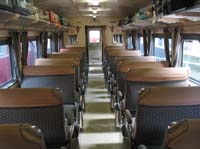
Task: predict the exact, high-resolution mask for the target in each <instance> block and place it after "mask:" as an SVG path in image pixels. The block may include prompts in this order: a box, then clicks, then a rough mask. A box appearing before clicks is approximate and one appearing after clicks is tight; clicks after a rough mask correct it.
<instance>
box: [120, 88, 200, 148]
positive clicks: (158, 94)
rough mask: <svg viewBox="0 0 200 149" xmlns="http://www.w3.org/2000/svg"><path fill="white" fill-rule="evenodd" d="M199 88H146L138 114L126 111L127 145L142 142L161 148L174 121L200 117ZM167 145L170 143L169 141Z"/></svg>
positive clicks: (140, 96) (135, 145)
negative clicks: (166, 131) (166, 132)
mask: <svg viewBox="0 0 200 149" xmlns="http://www.w3.org/2000/svg"><path fill="white" fill-rule="evenodd" d="M199 98H200V87H155V88H147V89H144V90H143V91H142V92H141V93H140V94H139V97H138V102H137V108H136V116H135V118H134V117H132V115H131V114H130V112H129V111H128V110H126V112H125V117H126V122H125V123H124V125H123V126H122V133H123V136H124V143H123V144H124V145H125V146H124V147H125V148H135V147H137V146H139V145H140V144H143V145H145V146H147V148H148V147H149V148H151V147H154V148H156V147H161V145H162V144H163V142H164V135H165V130H166V129H167V128H168V125H169V124H170V123H171V122H174V121H180V120H184V119H200V100H199ZM168 144H170V143H169V142H168Z"/></svg>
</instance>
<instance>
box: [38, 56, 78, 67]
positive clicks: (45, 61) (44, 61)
mask: <svg viewBox="0 0 200 149" xmlns="http://www.w3.org/2000/svg"><path fill="white" fill-rule="evenodd" d="M60 64H66V65H71V66H78V67H79V65H80V61H79V60H78V59H74V58H68V59H59V58H38V59H36V60H35V65H60Z"/></svg>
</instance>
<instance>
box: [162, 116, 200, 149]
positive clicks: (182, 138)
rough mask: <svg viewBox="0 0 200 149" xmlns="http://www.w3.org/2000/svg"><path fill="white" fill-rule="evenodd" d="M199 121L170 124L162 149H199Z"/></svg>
mask: <svg viewBox="0 0 200 149" xmlns="http://www.w3.org/2000/svg"><path fill="white" fill-rule="evenodd" d="M199 138H200V119H198V120H197V119H196V120H192V119H190V120H183V121H178V122H176V123H175V124H172V125H171V126H170V127H169V129H168V131H167V133H166V135H165V141H164V144H163V148H166V149H170V148H173V149H199V147H200V142H199Z"/></svg>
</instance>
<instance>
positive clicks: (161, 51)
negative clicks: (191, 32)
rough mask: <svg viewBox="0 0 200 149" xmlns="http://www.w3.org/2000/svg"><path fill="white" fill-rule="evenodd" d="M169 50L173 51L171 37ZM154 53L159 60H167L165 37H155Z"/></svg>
mask: <svg viewBox="0 0 200 149" xmlns="http://www.w3.org/2000/svg"><path fill="white" fill-rule="evenodd" d="M169 51H170V53H171V39H169ZM153 55H154V56H155V57H156V59H157V60H158V61H165V60H166V56H165V42H164V38H158V37H156V38H154V51H153Z"/></svg>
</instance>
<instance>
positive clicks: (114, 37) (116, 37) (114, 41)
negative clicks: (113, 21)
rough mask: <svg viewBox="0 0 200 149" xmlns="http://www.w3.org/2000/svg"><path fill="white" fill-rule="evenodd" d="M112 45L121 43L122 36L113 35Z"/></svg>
mask: <svg viewBox="0 0 200 149" xmlns="http://www.w3.org/2000/svg"><path fill="white" fill-rule="evenodd" d="M113 43H122V34H114V35H113Z"/></svg>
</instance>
